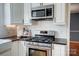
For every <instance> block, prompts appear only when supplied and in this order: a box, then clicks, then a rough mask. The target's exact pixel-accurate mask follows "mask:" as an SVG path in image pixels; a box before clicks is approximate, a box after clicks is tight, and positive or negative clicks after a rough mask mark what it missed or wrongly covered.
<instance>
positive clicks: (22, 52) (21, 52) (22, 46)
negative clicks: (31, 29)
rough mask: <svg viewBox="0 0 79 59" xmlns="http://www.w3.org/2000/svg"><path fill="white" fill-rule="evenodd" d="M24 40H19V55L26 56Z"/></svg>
mask: <svg viewBox="0 0 79 59" xmlns="http://www.w3.org/2000/svg"><path fill="white" fill-rule="evenodd" d="M25 42H26V41H19V56H26V44H25Z"/></svg>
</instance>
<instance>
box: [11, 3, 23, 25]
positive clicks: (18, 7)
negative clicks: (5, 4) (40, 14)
mask: <svg viewBox="0 0 79 59" xmlns="http://www.w3.org/2000/svg"><path fill="white" fill-rule="evenodd" d="M10 12H11V22H12V24H23V23H24V4H23V3H11V4H10Z"/></svg>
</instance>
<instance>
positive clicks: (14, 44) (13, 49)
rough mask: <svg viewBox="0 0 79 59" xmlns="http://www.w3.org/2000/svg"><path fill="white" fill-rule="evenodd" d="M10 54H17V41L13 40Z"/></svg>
mask: <svg viewBox="0 0 79 59" xmlns="http://www.w3.org/2000/svg"><path fill="white" fill-rule="evenodd" d="M11 54H12V56H19V41H14V42H13V43H12V51H11Z"/></svg>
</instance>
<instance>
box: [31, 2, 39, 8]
mask: <svg viewBox="0 0 79 59" xmlns="http://www.w3.org/2000/svg"><path fill="white" fill-rule="evenodd" d="M31 6H32V8H36V7H40V3H32V4H31Z"/></svg>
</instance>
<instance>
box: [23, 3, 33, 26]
mask: <svg viewBox="0 0 79 59" xmlns="http://www.w3.org/2000/svg"><path fill="white" fill-rule="evenodd" d="M24 25H32V20H31V4H30V3H24Z"/></svg>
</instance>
